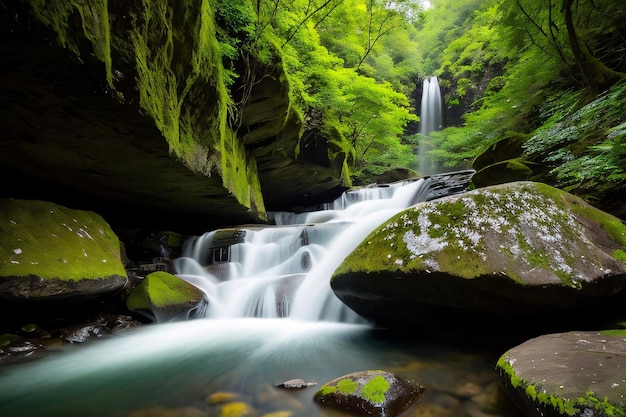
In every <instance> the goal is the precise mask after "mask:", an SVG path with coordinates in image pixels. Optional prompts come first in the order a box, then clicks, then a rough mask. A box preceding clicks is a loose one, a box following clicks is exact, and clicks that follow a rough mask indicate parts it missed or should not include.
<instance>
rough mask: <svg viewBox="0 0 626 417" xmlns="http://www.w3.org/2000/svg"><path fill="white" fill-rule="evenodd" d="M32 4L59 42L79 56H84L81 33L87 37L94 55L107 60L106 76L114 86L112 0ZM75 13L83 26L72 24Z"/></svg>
mask: <svg viewBox="0 0 626 417" xmlns="http://www.w3.org/2000/svg"><path fill="white" fill-rule="evenodd" d="M30 4H31V7H32V8H33V13H34V14H35V16H36V17H37V19H39V20H40V21H41V22H42V23H43V24H45V25H46V26H48V27H49V28H51V29H52V30H54V32H55V33H56V34H57V37H58V42H59V44H61V46H63V47H65V48H68V49H70V50H71V51H72V52H74V53H75V54H76V56H78V57H80V50H79V47H78V45H79V44H80V43H81V42H82V38H81V35H82V36H84V37H85V38H87V40H89V42H91V45H92V47H93V52H94V55H95V56H96V57H97V58H98V59H99V60H100V61H102V62H103V63H104V65H105V69H106V73H105V77H106V79H107V82H108V84H109V86H110V87H113V71H112V68H113V65H112V59H111V30H110V26H109V12H108V0H92V1H89V2H84V1H76V0H75V1H72V0H31V1H30ZM74 16H79V17H80V19H79V20H80V25H81V27H80V28H77V27H73V26H72V24H73V23H72V22H75V21H76V20H75V19H73V17H74Z"/></svg>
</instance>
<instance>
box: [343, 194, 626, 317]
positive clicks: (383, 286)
mask: <svg viewBox="0 0 626 417" xmlns="http://www.w3.org/2000/svg"><path fill="white" fill-rule="evenodd" d="M625 251H626V226H625V225H624V224H623V223H622V222H621V221H620V220H619V219H617V218H615V217H613V216H611V215H609V214H607V213H604V212H602V211H600V210H597V209H595V208H593V207H592V206H590V205H589V204H587V203H585V202H584V201H583V200H581V199H580V198H577V197H575V196H573V195H571V194H568V193H566V192H563V191H561V190H558V189H556V188H553V187H550V186H547V185H545V184H541V183H535V182H514V183H508V184H502V185H496V186H492V187H486V188H481V189H477V190H473V191H469V192H466V193H463V194H458V195H454V196H449V197H444V198H440V199H436V200H433V201H429V202H426V203H420V204H417V205H415V206H413V207H412V208H409V209H407V210H405V211H403V212H401V213H399V214H397V215H396V216H394V217H393V218H391V219H390V220H389V221H387V222H386V223H385V224H383V225H381V226H380V227H379V228H378V229H377V230H376V231H374V232H373V233H372V234H371V235H370V236H368V237H367V238H366V239H365V240H364V241H363V242H362V243H361V244H360V245H359V246H358V247H357V248H356V249H355V250H354V251H353V252H352V253H351V254H350V255H349V256H348V257H347V258H346V259H345V260H344V261H343V263H342V264H341V265H340V266H339V267H338V268H337V270H336V271H335V273H334V275H333V277H332V281H331V286H332V288H333V290H334V292H335V294H336V295H337V296H338V297H339V298H340V299H341V300H343V301H344V302H345V303H346V304H347V305H348V306H350V307H351V308H352V309H354V310H355V311H356V312H357V313H359V314H361V315H362V316H364V317H366V318H369V319H372V320H374V321H394V320H396V319H402V320H407V319H411V318H414V319H416V320H418V321H419V320H421V318H420V317H421V316H420V315H419V314H418V313H421V312H423V309H424V308H426V309H427V308H428V307H429V306H438V307H443V308H454V309H461V310H464V311H468V310H472V311H482V312H488V313H490V314H491V313H505V314H517V315H525V314H529V313H532V314H543V315H544V316H545V315H546V313H548V312H555V311H562V310H566V309H569V308H574V307H589V306H590V305H591V304H590V303H593V302H597V303H604V302H605V301H608V300H609V299H611V298H612V297H613V296H614V295H615V294H617V293H619V292H620V291H622V289H623V288H624V286H625V285H626V262H625V259H626V257H625V256H624V255H625V254H626V252H625ZM492 315H493V314H492Z"/></svg>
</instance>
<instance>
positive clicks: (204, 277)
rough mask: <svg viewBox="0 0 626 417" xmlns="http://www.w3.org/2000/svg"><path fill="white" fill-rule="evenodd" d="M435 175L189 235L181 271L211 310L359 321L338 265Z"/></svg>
mask: <svg viewBox="0 0 626 417" xmlns="http://www.w3.org/2000/svg"><path fill="white" fill-rule="evenodd" d="M431 182H432V179H431V178H420V179H417V180H410V181H401V182H397V183H392V184H385V185H381V186H373V187H369V188H363V189H359V190H355V191H349V192H346V193H344V194H343V195H342V196H341V197H339V198H338V199H337V200H335V201H334V202H331V203H329V204H327V205H326V207H325V209H324V210H320V211H312V212H304V213H299V214H296V213H291V212H274V213H270V215H271V217H272V218H273V221H274V223H275V224H276V225H275V226H269V227H267V226H263V227H260V226H255V225H250V226H238V227H236V228H233V229H221V230H219V231H213V232H209V233H207V234H205V235H203V236H200V237H197V238H194V239H190V240H188V241H187V243H186V245H185V246H184V248H183V251H182V253H181V257H179V258H178V259H176V260H175V261H174V267H175V269H176V273H177V275H178V276H179V277H181V278H183V279H185V280H187V281H188V282H191V283H192V284H194V285H196V286H198V287H200V288H201V289H202V290H203V291H204V292H205V294H206V295H207V298H208V300H209V307H208V309H207V316H208V317H212V318H226V317H229V318H233V317H266V318H276V317H290V318H295V319H299V320H309V321H320V320H322V321H334V322H351V323H355V322H359V321H360V319H359V318H358V316H357V315H356V314H354V313H353V312H352V311H351V310H349V309H348V308H347V307H345V306H344V305H343V304H342V303H341V302H340V301H339V299H337V298H336V297H335V296H334V294H333V293H332V291H331V289H330V277H331V275H332V273H333V272H334V271H335V269H336V268H337V267H338V266H339V264H340V263H341V261H343V259H345V257H346V256H347V255H348V254H349V253H350V252H351V251H352V250H353V249H354V248H355V247H356V246H357V245H358V244H359V243H361V242H362V241H363V239H365V237H366V236H367V235H368V234H369V233H370V232H372V231H373V230H374V229H375V228H376V227H378V226H379V225H380V224H382V223H383V222H384V221H385V220H387V219H389V218H390V217H391V216H393V215H394V214H396V213H398V212H399V211H400V210H402V209H405V208H407V207H409V206H411V205H413V204H415V203H418V202H421V201H424V198H425V197H426V194H427V191H428V189H429V185H430V183H431Z"/></svg>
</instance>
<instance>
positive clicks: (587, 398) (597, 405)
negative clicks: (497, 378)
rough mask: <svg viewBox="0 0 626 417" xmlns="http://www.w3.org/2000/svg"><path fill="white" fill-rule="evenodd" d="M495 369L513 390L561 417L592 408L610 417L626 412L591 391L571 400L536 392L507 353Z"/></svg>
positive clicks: (623, 333) (623, 415)
mask: <svg viewBox="0 0 626 417" xmlns="http://www.w3.org/2000/svg"><path fill="white" fill-rule="evenodd" d="M611 332H617V334H616V335H618V336H624V337H626V330H623V331H617V330H616V331H608V332H607V331H605V332H603V333H605V334H614V333H611ZM496 369H499V371H500V372H501V373H502V374H505V375H506V376H507V378H508V380H509V382H510V383H511V386H512V387H513V388H517V389H521V390H523V391H524V392H525V393H526V395H528V397H529V398H531V399H532V400H533V401H534V402H536V403H537V404H539V405H542V406H544V407H545V406H550V407H553V408H554V409H555V410H557V411H558V412H559V413H560V414H561V415H568V416H574V415H579V414H580V412H581V410H582V409H583V408H592V409H594V410H597V411H600V412H602V413H604V414H603V415H606V416H611V417H626V411H625V410H624V409H623V408H622V407H619V406H615V405H613V404H611V403H610V402H609V401H608V399H607V398H606V397H605V398H603V399H599V398H598V397H597V396H596V394H595V393H594V392H593V391H587V392H586V393H585V395H584V396H581V397H578V398H576V399H573V400H569V399H565V398H562V397H559V396H558V395H551V394H548V393H547V392H544V391H543V390H538V389H537V387H536V385H533V384H528V383H527V382H526V381H524V380H523V379H522V378H521V377H520V376H519V375H517V373H516V372H515V369H514V368H513V366H512V365H511V364H510V362H509V356H508V353H505V354H504V355H502V356H501V357H500V359H498V362H497V364H496Z"/></svg>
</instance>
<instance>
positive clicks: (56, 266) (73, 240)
mask: <svg viewBox="0 0 626 417" xmlns="http://www.w3.org/2000/svg"><path fill="white" fill-rule="evenodd" d="M0 230H1V231H2V242H1V243H0V299H2V300H4V302H6V301H19V300H47V299H57V300H59V299H60V300H68V299H79V300H80V299H85V298H89V297H93V296H97V295H99V294H103V293H110V292H113V291H115V290H118V289H121V288H122V287H124V286H125V285H126V283H127V275H126V270H125V269H124V265H123V264H122V261H121V251H120V242H119V240H118V238H117V236H116V235H115V234H114V233H113V231H112V230H111V228H110V226H109V225H108V224H107V223H106V222H105V221H104V220H103V219H102V217H101V216H99V215H98V214H96V213H93V212H87V211H81V210H71V209H68V208H66V207H63V206H59V205H57V204H54V203H49V202H44V201H26V200H13V199H0Z"/></svg>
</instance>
